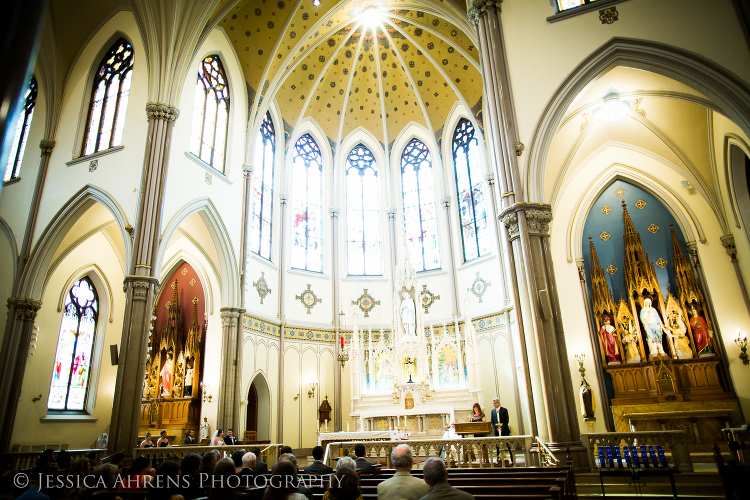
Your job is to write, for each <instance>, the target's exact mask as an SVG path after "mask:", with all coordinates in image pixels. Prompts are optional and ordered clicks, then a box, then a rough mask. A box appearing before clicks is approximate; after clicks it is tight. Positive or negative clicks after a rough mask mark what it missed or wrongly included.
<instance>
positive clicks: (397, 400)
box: [391, 383, 401, 405]
mask: <svg viewBox="0 0 750 500" xmlns="http://www.w3.org/2000/svg"><path fill="white" fill-rule="evenodd" d="M400 402H401V398H400V397H399V395H398V385H396V384H395V383H394V384H393V394H392V395H391V403H393V404H394V405H397V404H399V403H400Z"/></svg>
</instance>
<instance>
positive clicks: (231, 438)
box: [224, 429, 240, 446]
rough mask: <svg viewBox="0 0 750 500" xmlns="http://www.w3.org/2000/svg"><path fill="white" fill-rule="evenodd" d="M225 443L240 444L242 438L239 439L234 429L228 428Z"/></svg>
mask: <svg viewBox="0 0 750 500" xmlns="http://www.w3.org/2000/svg"><path fill="white" fill-rule="evenodd" d="M224 444H226V445H229V446H231V445H235V444H240V440H239V439H237V436H235V435H234V432H233V431H232V429H229V430H227V437H225V438H224Z"/></svg>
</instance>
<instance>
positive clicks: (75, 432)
mask: <svg viewBox="0 0 750 500" xmlns="http://www.w3.org/2000/svg"><path fill="white" fill-rule="evenodd" d="M93 256H95V257H93ZM90 263H95V264H96V265H97V266H98V267H99V269H101V271H102V272H103V277H104V278H105V279H106V280H107V281H108V282H109V284H110V286H111V287H112V292H113V303H112V304H107V301H108V296H107V292H106V290H103V289H101V287H97V294H98V296H99V301H100V304H101V306H100V307H101V309H100V310H101V312H102V314H100V316H99V324H98V329H97V337H101V336H103V338H102V340H101V346H102V351H101V355H100V356H99V357H98V359H97V357H96V356H94V358H93V359H92V367H94V366H96V365H98V367H99V377H98V384H96V383H95V380H93V379H92V382H91V383H92V391H91V392H89V398H91V397H95V398H96V402H95V406H94V410H93V413H92V414H91V417H92V418H91V419H90V420H88V421H76V420H59V421H54V422H49V421H41V419H43V418H44V417H45V416H46V415H47V398H48V397H49V386H50V381H51V380H52V368H53V365H54V361H55V353H56V350H57V341H58V337H59V333H60V324H61V321H62V314H63V313H62V312H61V311H58V310H57V306H58V301H59V298H60V295H61V293H63V288H65V287H66V283H67V282H68V280H70V279H71V277H72V276H73V275H74V274H75V273H76V271H77V270H78V269H80V268H81V267H83V266H85V265H88V264H90ZM123 279H124V274H123V272H122V268H121V267H120V262H119V260H118V258H117V255H116V254H115V252H114V250H113V248H112V245H111V244H110V242H109V241H108V240H107V239H106V238H105V236H104V235H103V234H102V233H101V232H98V233H96V234H95V235H93V236H91V237H90V238H88V239H87V240H85V241H84V242H82V243H81V244H80V245H79V246H78V247H76V248H75V249H74V250H72V251H71V252H70V253H69V254H68V255H67V256H66V257H65V258H64V259H63V260H62V262H60V264H59V266H58V267H57V268H56V269H55V270H54V272H53V273H52V274H51V275H50V276H49V281H48V283H47V288H46V290H45V292H44V295H43V297H42V301H43V304H42V308H41V309H40V311H39V313H38V315H37V318H36V322H35V324H36V326H38V327H39V340H38V341H37V348H36V349H35V350H34V355H33V356H30V357H29V358H28V360H27V362H26V377H24V380H23V386H22V393H21V399H20V401H19V404H18V410H17V414H16V424H15V426H14V429H13V437H12V440H11V443H12V445H15V444H35V443H37V444H44V443H47V444H61V443H67V444H69V448H70V449H85V448H90V447H92V446H93V445H94V444H95V442H96V439H97V438H98V437H99V434H101V433H102V432H107V433H109V422H110V417H111V413H112V398H113V396H114V389H115V378H116V376H117V367H116V366H112V365H111V364H110V359H109V346H110V345H111V344H118V345H119V343H120V336H121V333H122V318H123V314H124V307H125V297H124V295H123V294H122V293H118V292H119V290H118V288H119V283H122V280H123ZM95 283H96V281H95ZM105 310H106V311H107V313H106V314H105ZM110 310H111V313H112V314H111V316H112V321H111V322H110V321H109V316H110V315H109V311H110ZM40 394H41V395H42V399H41V400H40V401H37V402H32V398H34V397H36V396H38V395H40Z"/></svg>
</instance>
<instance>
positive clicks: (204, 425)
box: [198, 417, 210, 443]
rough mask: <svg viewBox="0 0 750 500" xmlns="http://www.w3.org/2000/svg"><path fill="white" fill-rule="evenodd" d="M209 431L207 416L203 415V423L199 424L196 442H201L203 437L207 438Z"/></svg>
mask: <svg viewBox="0 0 750 500" xmlns="http://www.w3.org/2000/svg"><path fill="white" fill-rule="evenodd" d="M209 432H210V429H209V427H208V417H203V423H202V424H201V427H200V432H199V434H198V435H199V437H200V441H198V442H199V443H200V442H203V440H204V439H208V435H209Z"/></svg>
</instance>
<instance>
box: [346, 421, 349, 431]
mask: <svg viewBox="0 0 750 500" xmlns="http://www.w3.org/2000/svg"><path fill="white" fill-rule="evenodd" d="M346 432H349V422H347V423H346Z"/></svg>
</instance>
